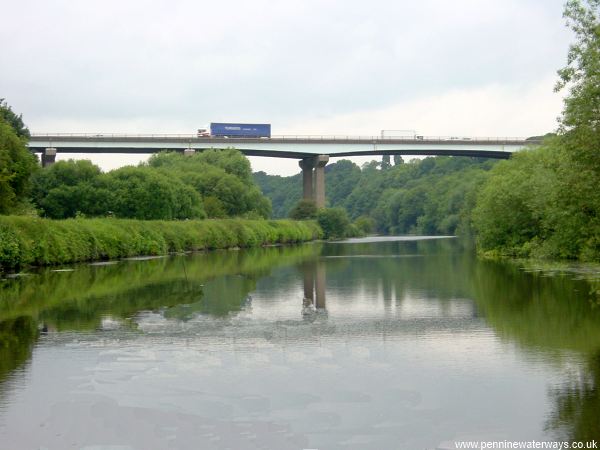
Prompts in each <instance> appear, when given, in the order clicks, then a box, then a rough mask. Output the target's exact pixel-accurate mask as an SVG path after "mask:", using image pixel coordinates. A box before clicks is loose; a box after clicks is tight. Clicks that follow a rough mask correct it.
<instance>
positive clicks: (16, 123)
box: [0, 98, 30, 139]
mask: <svg viewBox="0 0 600 450" xmlns="http://www.w3.org/2000/svg"><path fill="white" fill-rule="evenodd" d="M0 119H4V121H5V122H7V123H8V124H9V125H10V126H11V127H12V129H13V130H14V132H15V133H16V134H17V136H19V137H20V138H24V139H29V136H30V135H29V129H28V128H27V127H26V126H25V124H24V123H23V116H22V115H21V114H19V115H16V114H15V113H14V112H13V110H12V108H11V107H10V106H8V105H7V104H6V101H5V100H4V99H3V98H0Z"/></svg>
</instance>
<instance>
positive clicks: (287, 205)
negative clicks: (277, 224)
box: [253, 166, 329, 219]
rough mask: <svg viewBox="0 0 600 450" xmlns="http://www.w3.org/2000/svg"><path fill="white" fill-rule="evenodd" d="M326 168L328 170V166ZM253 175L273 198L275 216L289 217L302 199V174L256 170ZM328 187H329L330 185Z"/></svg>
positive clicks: (261, 187)
mask: <svg viewBox="0 0 600 450" xmlns="http://www.w3.org/2000/svg"><path fill="white" fill-rule="evenodd" d="M325 169H326V170H327V169H328V166H326V167H325ZM253 176H254V181H255V182H256V184H257V185H258V186H259V187H260V190H261V191H262V193H263V194H264V195H265V196H266V197H267V198H269V199H270V200H271V204H272V205H273V213H272V215H273V218H275V219H282V218H284V217H289V214H290V211H291V210H292V209H293V208H294V207H295V206H296V205H297V204H298V202H299V201H300V200H301V199H302V174H297V175H294V176H291V177H282V176H279V175H267V174H266V173H265V172H256V173H254V175H253ZM327 183H329V179H327ZM327 187H328V189H329V185H328V186H327Z"/></svg>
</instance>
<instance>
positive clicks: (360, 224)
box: [354, 216, 375, 234]
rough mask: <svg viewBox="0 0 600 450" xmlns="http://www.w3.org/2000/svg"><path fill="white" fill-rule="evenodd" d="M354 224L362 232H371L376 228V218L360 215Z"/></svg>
mask: <svg viewBox="0 0 600 450" xmlns="http://www.w3.org/2000/svg"><path fill="white" fill-rule="evenodd" d="M354 226H355V227H356V228H357V229H358V230H359V231H360V233H361V234H369V233H372V232H373V230H375V219H373V218H372V217H367V216H360V217H359V218H358V219H356V220H355V221H354Z"/></svg>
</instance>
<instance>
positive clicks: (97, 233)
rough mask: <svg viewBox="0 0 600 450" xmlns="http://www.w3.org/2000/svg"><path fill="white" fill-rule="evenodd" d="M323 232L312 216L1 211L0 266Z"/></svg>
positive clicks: (253, 243)
mask: <svg viewBox="0 0 600 450" xmlns="http://www.w3.org/2000/svg"><path fill="white" fill-rule="evenodd" d="M320 237H322V231H321V228H320V227H319V225H318V224H317V223H316V222H313V221H293V220H246V219H207V220H186V221H162V220H148V221H144V220H127V219H109V218H104V219H67V220H50V219H41V218H31V217H23V216H0V271H1V270H12V269H16V268H19V267H23V266H29V265H34V266H43V265H57V264H68V263H74V262H79V261H93V260H105V259H115V258H124V257H130V256H138V255H164V254H168V253H170V252H182V251H196V250H210V249H222V248H232V247H258V246H261V245H270V244H290V243H296V242H304V241H311V240H315V239H319V238H320Z"/></svg>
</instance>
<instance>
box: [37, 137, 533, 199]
mask: <svg viewBox="0 0 600 450" xmlns="http://www.w3.org/2000/svg"><path fill="white" fill-rule="evenodd" d="M537 144H539V141H537V140H531V139H524V138H498V137H493V138H469V137H450V136H449V137H443V136H435V137H425V136H418V137H417V136H415V137H412V136H411V137H394V136H390V137H382V136H325V135H322V136H315V135H310V136H272V137H270V138H246V137H235V138H234V137H231V138H224V137H198V136H195V135H185V134H150V135H132V134H105V133H102V134H89V133H87V134H77V133H54V134H33V135H32V136H31V138H30V140H29V149H30V151H32V152H34V153H41V160H42V165H44V166H46V165H48V164H52V163H53V162H54V161H55V158H56V154H57V152H60V153H84V154H85V153H89V154H101V153H117V154H151V153H158V152H160V151H165V150H167V151H169V150H170V151H179V152H183V153H184V154H186V155H192V154H194V153H195V152H196V151H202V150H207V149H227V148H235V149H237V150H239V151H240V152H242V153H243V154H244V155H247V156H266V157H275V158H294V159H298V160H300V161H299V163H300V167H301V168H302V174H303V175H302V178H303V188H304V198H309V199H314V200H315V202H316V204H317V206H318V207H322V206H324V205H325V171H324V168H325V165H326V164H327V162H328V161H329V158H330V157H344V156H370V155H373V156H375V155H413V156H419V155H431V156H433V155H436V156H439V155H446V156H471V157H480V158H496V159H507V158H509V157H510V155H511V154H512V153H513V152H515V151H518V150H521V149H523V148H524V147H526V146H529V145H537Z"/></svg>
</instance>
